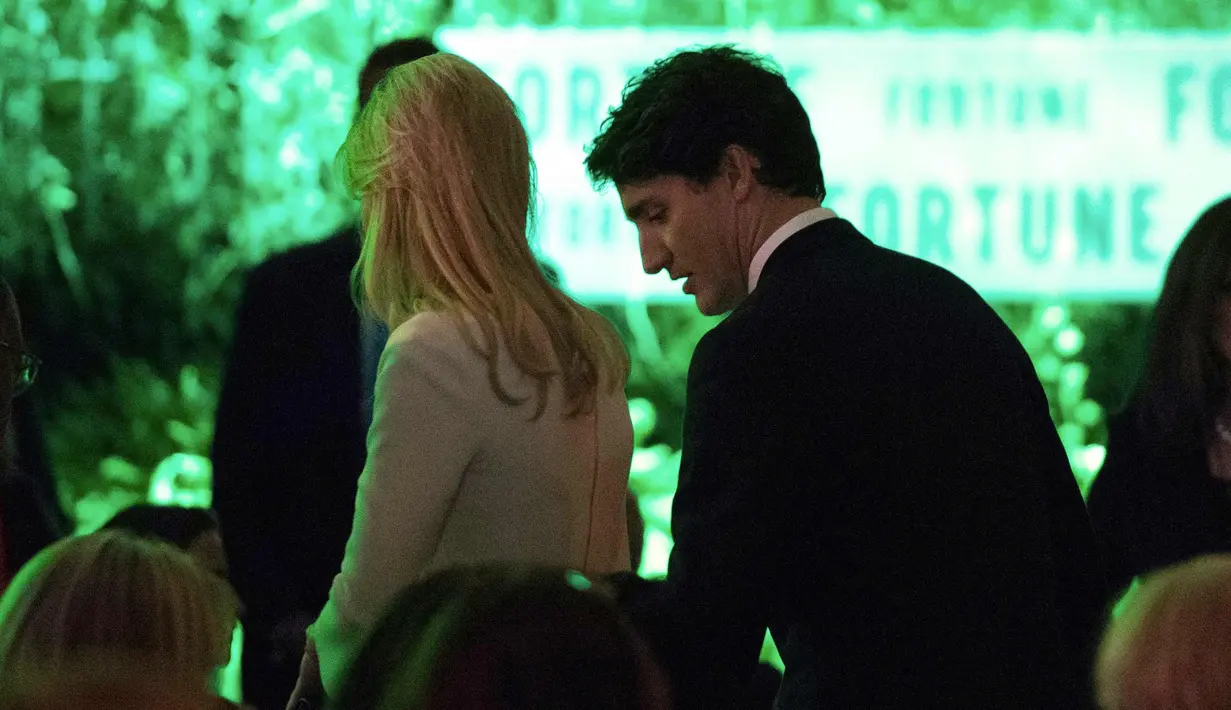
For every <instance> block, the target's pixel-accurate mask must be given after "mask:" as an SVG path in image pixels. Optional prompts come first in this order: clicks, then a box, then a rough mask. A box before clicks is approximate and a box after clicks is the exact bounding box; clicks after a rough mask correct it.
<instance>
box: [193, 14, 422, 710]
mask: <svg viewBox="0 0 1231 710" xmlns="http://www.w3.org/2000/svg"><path fill="white" fill-rule="evenodd" d="M437 51H438V50H437V48H436V45H435V44H433V43H432V41H431V40H429V39H424V38H411V39H399V40H395V41H393V42H390V43H388V44H385V45H382V46H380V47H378V48H377V49H376V50H375V51H373V52H372V53H371V54H370V55H369V56H368V59H367V62H366V63H365V65H364V67H363V69H362V71H361V72H360V74H359V108H360V109H362V108H363V107H364V106H365V105H367V102H368V99H369V98H370V97H371V95H372V91H373V89H375V88H376V85H377V84H378V83H379V82H380V80H381V79H383V78H384V76H385V74H387V73H388V72H389V70H390V69H393V68H394V67H397V66H400V65H402V64H405V63H408V62H412V61H414V60H416V59H419V58H421V57H425V56H428V55H431V54H435V53H436V52H437ZM359 246H360V237H359V232H358V229H357V228H355V227H353V226H348V227H345V228H343V229H341V230H339V231H338V232H336V233H334V234H333V235H332V236H330V237H329V238H327V239H325V240H323V241H320V242H316V243H312V244H307V245H304V246H300V247H296V248H294V249H291V250H290V251H287V252H285V253H283V254H278V255H275V256H273V257H272V258H270V259H269V260H267V261H266V262H264V263H263V264H261V265H259V266H257V267H256V268H255V269H253V271H252V272H251V273H250V274H249V275H248V279H247V283H246V285H245V288H244V295H243V298H242V301H241V303H240V307H239V313H238V315H237V316H236V322H235V336H234V342H233V345H232V349H231V356H230V359H229V361H228V363H227V369H226V374H225V377H224V380H223V386H222V393H221V395H220V397H219V401H218V411H217V419H216V422H217V424H216V430H215V434H214V443H213V450H212V452H211V457H212V459H213V466H214V508H215V509H216V510H217V511H218V514H219V518H220V519H221V521H222V526H223V536H222V537H223V540H224V541H225V542H226V555H227V558H228V560H229V562H230V567H231V577H232V581H233V583H234V584H235V588H236V590H237V591H238V592H239V595H240V598H241V599H242V600H243V602H244V605H245V607H246V615H245V620H244V652H243V683H244V699H245V701H246V702H247V703H249V704H251V705H253V706H255V707H257V708H260V709H261V710H268V709H269V708H282V707H283V706H284V705H285V703H286V699H287V697H289V696H290V694H291V690H292V688H294V685H295V679H296V678H297V677H298V675H299V659H300V656H301V654H302V653H303V640H304V635H303V633H304V629H305V628H306V627H307V625H308V623H310V622H311V620H312V619H313V618H315V617H316V614H317V613H319V612H320V610H321V607H323V606H324V605H325V600H326V599H327V598H328V596H329V585H330V583H331V582H332V581H333V575H334V574H336V573H337V571H338V569H339V568H340V567H341V564H342V553H343V550H344V548H345V546H346V540H347V537H348V536H349V535H350V529H351V523H352V518H353V516H354V512H355V510H354V505H355V486H356V483H357V481H358V478H359V472H360V471H361V470H362V469H363V460H364V436H365V434H366V433H367V427H368V420H369V419H370V417H371V413H370V407H371V401H372V386H373V384H374V382H375V379H376V362H377V360H378V359H379V357H380V352H381V350H382V349H383V347H384V345H385V340H386V339H387V337H388V334H387V333H386V332H385V331H384V327H383V326H382V325H381V324H379V323H375V322H372V321H369V320H367V319H361V318H360V316H359V313H358V311H357V309H356V308H355V306H354V302H353V300H352V298H351V289H350V272H351V268H352V267H353V266H354V265H355V262H356V261H357V260H358V258H359Z"/></svg>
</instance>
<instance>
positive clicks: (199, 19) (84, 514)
mask: <svg viewBox="0 0 1231 710" xmlns="http://www.w3.org/2000/svg"><path fill="white" fill-rule="evenodd" d="M446 19H447V20H448V21H449V22H451V23H454V24H458V25H474V24H484V25H488V24H495V25H522V24H531V25H542V26H554V25H568V26H624V25H637V26H683V25H691V26H698V25H701V26H736V27H738V26H745V25H749V24H753V23H768V24H770V25H771V26H774V27H781V28H785V27H797V26H817V25H829V26H840V27H861V28H867V29H877V28H882V27H921V28H953V27H958V28H997V27H1005V26H1013V27H1028V28H1040V29H1041V28H1060V29H1065V30H1091V29H1108V28H1111V29H1114V28H1153V29H1166V30H1173V29H1176V30H1178V29H1228V28H1231V3H1226V2H1223V0H989V1H984V2H979V1H976V0H787V1H776V0H674V1H659V0H619V1H618V2H608V1H607V0H465V1H462V2H457V3H456V4H454V3H453V2H451V0H417V1H413V0H412V1H410V2H397V3H393V2H378V1H376V0H355V1H354V2H326V1H325V0H300V1H298V2H296V1H294V0H209V1H202V0H143V1H135V0H80V1H70V0H50V1H45V2H40V1H37V0H3V4H0V50H2V52H3V62H0V136H2V139H3V140H2V142H0V164H3V166H4V170H2V171H0V266H2V270H3V273H4V276H5V277H6V278H7V279H9V280H10V281H11V282H13V283H14V285H15V287H16V289H17V291H18V298H19V301H20V303H21V304H22V309H23V311H24V312H25V314H26V319H27V322H28V323H27V329H28V331H29V336H30V341H31V343H32V345H33V346H34V347H35V348H36V349H37V351H38V352H39V353H40V354H41V355H42V356H43V358H44V360H45V361H46V365H45V368H44V372H43V381H42V383H41V384H40V386H39V387H38V388H37V389H36V391H35V392H34V393H33V396H34V397H36V398H37V404H38V407H39V410H40V412H41V417H42V421H43V423H44V427H45V430H46V433H47V439H48V445H49V449H50V453H51V457H52V460H53V463H54V469H55V472H56V475H57V478H58V480H59V483H60V486H61V489H62V498H63V502H64V503H65V505H66V506H67V507H69V508H70V509H72V510H74V512H75V513H76V514H77V516H78V517H79V518H80V519H82V521H83V522H85V523H86V524H88V523H89V521H91V520H95V519H98V518H99V517H100V516H102V515H105V514H106V513H107V512H109V511H110V510H111V509H113V508H114V507H116V506H118V505H122V504H124V503H126V502H128V501H130V500H133V499H135V498H137V497H143V496H144V495H145V491H146V489H147V488H148V479H149V476H150V474H151V473H152V472H153V471H154V470H155V469H156V468H157V466H158V465H159V463H160V462H163V461H164V460H166V459H167V458H168V457H169V456H171V455H172V454H175V453H177V452H179V453H188V454H196V455H204V454H206V453H207V450H208V443H209V440H210V437H211V434H212V417H213V408H214V402H215V397H216V392H217V387H218V379H219V370H220V366H221V363H222V360H223V358H224V356H225V350H226V347H227V343H228V339H229V333H230V328H231V319H232V317H233V313H234V307H235V304H236V301H237V297H238V290H239V287H240V283H241V278H242V274H243V272H244V270H245V269H246V268H247V267H249V266H250V265H252V264H254V263H255V262H257V261H259V260H260V259H261V258H263V257H264V256H265V255H267V254H268V253H270V252H273V251H277V250H280V249H283V248H285V247H287V246H290V245H293V244H296V243H299V242H303V241H306V240H310V239H314V238H318V237H320V236H322V235H324V234H327V233H328V232H329V231H330V230H331V229H332V228H333V227H334V226H336V225H337V224H339V223H341V222H343V221H344V220H346V219H349V218H351V216H352V215H351V207H350V206H349V205H348V204H347V203H346V202H345V201H344V200H342V199H341V197H340V195H338V194H337V193H336V192H335V191H334V190H333V189H332V188H331V187H330V185H331V182H330V180H329V177H328V165H329V163H330V161H331V158H332V155H333V152H334V150H335V149H336V147H337V145H338V144H339V142H340V141H341V139H342V137H343V135H344V131H345V127H346V125H347V123H348V122H349V120H350V117H351V112H352V111H353V108H352V107H353V104H354V86H353V85H354V77H355V75H356V73H357V70H358V68H359V66H360V64H361V62H362V59H363V57H364V56H365V55H366V53H367V52H368V51H369V50H370V48H371V47H372V46H374V45H375V44H376V43H377V42H379V41H381V40H384V39H387V38H389V37H392V36H404V35H409V34H415V33H421V32H425V31H426V32H430V31H431V29H432V28H433V27H435V26H437V25H438V24H440V23H441V22H442V21H445V20H446ZM999 307H1000V309H1001V312H1002V313H1003V315H1004V316H1005V318H1006V320H1007V321H1008V322H1009V323H1010V325H1011V326H1012V327H1013V328H1014V330H1015V331H1016V332H1017V333H1018V334H1019V336H1020V337H1021V338H1022V340H1023V342H1024V343H1025V344H1026V346H1027V348H1028V350H1029V351H1030V352H1031V354H1032V356H1033V357H1034V359H1035V362H1036V365H1037V367H1038V369H1039V372H1040V375H1041V376H1042V379H1043V380H1044V382H1045V384H1046V386H1047V388H1048V393H1049V396H1050V397H1051V401H1052V405H1053V414H1054V416H1055V419H1056V422H1057V425H1058V426H1059V428H1060V431H1061V434H1062V436H1063V437H1064V440H1065V442H1066V445H1067V446H1068V447H1069V450H1070V453H1071V454H1072V456H1073V460H1074V464H1075V470H1076V472H1077V474H1078V476H1079V478H1080V479H1081V480H1083V482H1084V481H1088V479H1089V477H1090V476H1091V475H1092V474H1093V472H1094V471H1095V470H1096V469H1097V465H1098V462H1099V460H1100V459H1099V447H1098V444H1099V443H1100V442H1101V441H1102V438H1103V436H1104V433H1103V418H1104V414H1103V412H1104V410H1105V409H1106V408H1108V407H1115V406H1116V405H1117V404H1118V402H1119V401H1120V399H1121V398H1122V397H1123V395H1124V393H1125V390H1126V387H1127V386H1128V384H1129V383H1130V382H1131V380H1132V378H1133V376H1134V372H1135V368H1136V353H1137V351H1138V347H1137V345H1138V341H1139V339H1140V337H1141V335H1142V329H1143V327H1144V323H1145V322H1146V318H1147V315H1148V313H1147V309H1146V308H1143V307H1140V306H1122V305H1114V304H1108V305H1091V304H1084V305H1071V304H1065V303H1033V304H1000V305H999ZM604 312H605V313H606V314H607V315H608V316H610V317H611V318H612V320H613V321H615V322H616V323H617V325H618V327H619V328H620V329H621V331H622V332H623V333H624V335H625V336H626V341H627V343H628V345H629V348H630V350H631V351H632V353H633V355H634V362H635V366H634V372H633V378H632V381H631V383H630V385H629V394H630V396H632V397H642V398H645V399H646V400H647V401H648V402H650V403H652V405H653V407H652V408H653V412H654V414H653V418H652V419H643V420H642V421H643V426H642V434H643V437H642V440H641V443H642V444H643V446H644V447H646V448H645V449H643V450H642V451H640V452H639V454H642V455H643V454H645V453H646V452H647V451H656V452H660V453H661V454H662V455H659V456H656V457H651V459H650V460H649V462H648V463H646V462H644V461H643V464H642V465H643V468H646V470H654V469H656V468H661V467H664V466H666V467H670V466H671V465H672V463H671V462H672V460H673V459H672V457H671V455H670V454H671V452H672V451H673V450H674V449H675V448H676V447H678V443H679V442H678V439H679V426H680V417H681V413H682V410H683V396H684V386H683V385H684V376H685V372H686V368H687V363H688V358H689V356H690V354H691V351H692V347H693V346H694V345H695V343H696V341H697V340H698V339H699V338H700V336H701V335H702V334H703V333H704V332H705V330H706V329H707V328H708V327H710V326H711V325H712V324H713V321H712V320H709V319H705V318H703V317H701V316H699V315H696V314H695V312H694V311H693V309H692V308H691V307H686V306H685V307H676V306H647V305H646V304H643V303H629V304H626V305H623V306H612V307H605V308H604ZM643 459H644V456H643Z"/></svg>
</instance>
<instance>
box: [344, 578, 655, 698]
mask: <svg viewBox="0 0 1231 710" xmlns="http://www.w3.org/2000/svg"><path fill="white" fill-rule="evenodd" d="M333 707H336V708H339V710H341V709H345V710H376V709H377V708H394V707H396V708H402V709H405V710H414V709H416V708H435V709H437V710H445V709H458V710H460V709H462V708H466V709H469V710H481V709H490V710H496V709H497V708H498V709H500V710H564V709H565V708H588V709H590V710H666V709H667V708H668V707H669V701H668V690H667V685H666V682H665V680H664V678H663V676H662V673H661V671H659V669H658V668H657V666H656V665H655V663H654V661H653V660H652V659H651V658H650V655H649V650H648V647H647V646H646V645H645V643H644V642H643V641H642V640H641V639H640V637H638V635H637V634H636V633H635V632H634V631H633V629H632V627H631V626H630V625H629V624H628V622H627V621H626V620H625V619H624V618H623V617H622V616H621V615H620V613H619V612H618V610H617V609H616V607H615V605H614V603H612V602H611V601H609V600H608V599H606V598H604V597H602V596H599V594H598V593H596V592H594V591H591V587H590V583H589V581H587V580H586V578H585V577H584V576H583V575H581V574H580V573H577V572H569V571H565V570H547V569H532V568H523V567H516V566H502V565H491V566H485V567H466V568H454V569H451V570H446V571H444V572H441V573H438V574H435V575H432V576H431V577H429V578H428V579H425V580H424V581H422V582H420V583H419V584H416V585H414V586H413V587H411V588H409V589H407V590H406V591H404V592H403V593H401V594H400V595H399V596H398V598H397V599H396V600H395V601H394V603H393V605H392V607H391V608H390V610H389V612H388V613H387V614H386V615H385V616H384V618H383V619H382V620H381V622H380V623H379V624H378V625H377V627H376V628H375V630H374V631H373V632H372V634H371V636H370V637H369V638H368V641H367V642H366V643H365V644H364V647H363V650H362V651H361V652H360V653H359V655H358V656H357V657H356V659H355V663H354V665H353V666H352V668H351V670H350V672H349V673H348V674H347V676H346V679H345V681H344V683H343V686H342V691H341V693H340V694H339V695H338V698H337V701H336V702H335V703H333Z"/></svg>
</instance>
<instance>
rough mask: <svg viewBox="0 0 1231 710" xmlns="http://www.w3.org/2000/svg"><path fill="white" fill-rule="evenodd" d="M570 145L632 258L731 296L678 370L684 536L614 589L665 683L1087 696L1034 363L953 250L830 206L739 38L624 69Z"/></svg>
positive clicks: (716, 303)
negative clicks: (759, 668) (778, 669)
mask: <svg viewBox="0 0 1231 710" xmlns="http://www.w3.org/2000/svg"><path fill="white" fill-rule="evenodd" d="M586 166H587V169H588V171H589V174H590V176H591V178H592V179H593V180H594V181H595V182H596V183H598V184H604V183H614V184H615V186H616V188H617V190H618V191H619V195H620V200H621V202H622V203H623V206H624V209H625V212H626V213H627V215H628V218H629V219H630V220H632V222H633V223H634V224H635V225H636V227H637V229H638V233H639V238H640V245H641V253H642V260H643V266H644V267H645V270H646V271H647V272H650V273H654V272H658V271H661V270H666V271H668V272H669V273H670V275H671V276H672V278H674V279H683V280H684V284H683V290H684V292H685V293H688V294H691V295H693V296H694V297H695V299H696V303H697V307H698V308H699V309H700V310H701V311H702V312H704V313H707V314H719V313H726V312H728V311H730V315H729V316H728V317H727V318H726V319H725V320H724V321H723V322H722V323H721V324H719V325H718V326H716V327H715V328H714V329H713V330H712V331H711V332H710V333H708V334H707V335H706V336H705V337H704V338H703V339H702V340H701V342H700V343H699V344H698V345H697V349H696V352H695V353H694V355H693V359H692V363H691V366H690V368H689V373H688V404H687V411H686V415H685V421H684V440H683V442H684V443H683V458H682V461H681V465H680V479H679V480H680V483H679V490H678V492H677V494H676V497H675V503H674V509H673V515H672V532H673V536H674V538H675V548H674V550H673V552H672V555H671V561H670V565H669V572H668V575H667V578H666V580H665V582H664V583H662V584H659V585H644V584H630V585H627V586H626V588H625V589H626V592H625V601H626V603H627V605H628V607H629V608H630V610H631V611H632V612H633V614H634V617H635V618H636V619H637V620H639V621H640V622H641V624H642V625H643V627H644V628H645V630H646V631H647V632H648V633H649V635H650V637H651V639H652V640H653V641H654V644H655V646H656V648H657V650H658V652H659V654H660V657H661V660H662V661H663V662H664V664H665V665H666V666H667V668H668V670H669V672H670V674H671V675H672V677H673V679H674V681H675V685H676V701H677V706H678V707H684V708H706V709H707V710H708V709H712V708H719V707H728V706H735V705H737V704H738V703H740V702H742V699H741V698H742V697H743V696H742V695H741V693H742V685H743V684H744V683H746V681H747V678H748V676H749V674H750V673H751V671H752V669H753V668H754V667H755V663H756V660H757V653H758V651H759V649H760V645H761V639H762V636H763V634H764V632H765V629H766V627H769V628H770V629H772V631H773V635H774V639H775V640H776V641H777V644H778V647H779V650H780V652H781V654H782V658H783V660H784V661H785V664H786V672H785V675H784V677H783V681H782V685H781V687H780V690H779V693H778V698H777V702H776V705H777V707H779V708H784V709H786V708H819V707H832V708H998V709H1004V708H1080V707H1085V706H1089V705H1090V696H1089V693H1088V691H1087V682H1086V679H1087V677H1088V673H1089V669H1090V657H1091V648H1092V644H1093V640H1094V638H1095V635H1096V633H1097V628H1098V625H1099V623H1100V620H1101V614H1102V611H1103V604H1104V596H1105V594H1104V587H1103V582H1102V577H1101V574H1100V573H1099V572H1098V571H1097V569H1096V565H1095V560H1096V555H1097V553H1096V551H1095V547H1094V541H1093V537H1092V534H1091V531H1090V527H1089V522H1088V520H1087V517H1086V512H1085V508H1084V506H1083V503H1082V499H1081V495H1080V493H1079V491H1078V488H1077V485H1076V483H1075V481H1074V479H1073V476H1072V472H1071V470H1070V468H1069V464H1068V459H1067V456H1066V454H1065V450H1064V447H1063V446H1062V445H1061V443H1060V440H1059V437H1058V436H1057V434H1056V431H1055V429H1054V427H1053V425H1052V422H1051V419H1050V417H1049V413H1048V404H1047V400H1046V398H1045V395H1044V392H1043V390H1042V387H1041V386H1040V384H1039V381H1038V378H1037V376H1036V375H1035V372H1034V369H1033V366H1032V364H1031V362H1030V360H1029V358H1028V356H1027V355H1026V353H1025V352H1024V350H1023V349H1022V347H1021V345H1020V343H1019V342H1018V341H1017V339H1016V338H1015V337H1014V335H1013V334H1012V332H1010V331H1009V329H1008V328H1007V327H1006V326H1005V325H1004V323H1003V322H1002V321H1001V320H1000V319H999V318H998V317H997V315H996V314H995V312H994V311H993V310H992V309H991V308H990V307H989V306H988V305H987V304H986V303H985V302H984V301H983V300H982V299H981V298H980V297H979V296H978V294H976V293H975V292H974V291H973V290H972V289H971V288H970V287H969V286H967V285H966V284H965V283H964V282H962V281H961V280H960V279H958V278H957V277H955V276H953V275H952V274H950V273H948V272H947V271H945V270H943V269H941V268H939V267H936V266H934V265H931V264H928V263H925V262H923V261H920V260H917V259H914V258H912V257H909V256H906V255H903V254H900V253H896V252H893V251H890V250H887V249H883V248H881V247H878V246H876V245H875V244H873V243H872V242H871V241H869V240H868V239H867V238H865V237H864V236H863V235H862V234H860V233H859V231H858V230H857V229H856V228H855V227H854V226H853V225H851V224H850V223H849V222H847V221H845V220H843V219H841V218H838V217H837V216H836V215H834V213H832V212H830V211H829V210H827V209H825V208H823V207H821V206H820V205H821V202H822V201H823V200H824V198H825V185H824V180H823V177H822V173H821V168H820V159H819V153H818V149H817V145H816V141H815V138H814V137H813V132H812V127H811V124H810V122H809V118H808V115H807V113H806V112H805V111H804V108H803V106H802V105H801V104H800V102H799V100H798V98H797V97H796V96H795V95H794V93H793V92H792V91H791V90H790V88H789V87H788V86H787V83H786V81H785V80H784V78H783V77H782V75H781V73H780V72H778V71H777V70H775V69H774V68H772V67H771V66H770V65H769V64H768V63H767V62H766V61H765V60H763V59H761V58H759V57H757V56H755V55H752V54H749V53H745V52H742V51H738V50H736V49H733V48H730V47H712V48H708V49H701V50H693V51H684V52H680V53H677V54H675V55H672V56H671V57H669V58H667V59H664V60H662V61H659V62H657V63H655V64H654V65H652V66H651V67H650V68H649V69H647V70H646V71H645V72H644V73H643V74H641V75H640V76H639V77H637V78H635V79H633V80H632V81H631V82H630V85H629V86H628V87H627V89H626V91H625V94H624V97H623V102H622V104H621V105H620V106H619V107H617V108H615V109H613V110H612V112H611V115H610V116H609V117H608V119H607V121H606V122H605V123H604V124H603V128H602V130H601V133H600V135H599V136H598V137H597V138H596V139H595V142H594V144H593V146H592V149H591V151H590V153H589V156H588V158H587V160H586Z"/></svg>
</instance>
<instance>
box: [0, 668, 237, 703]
mask: <svg viewBox="0 0 1231 710" xmlns="http://www.w3.org/2000/svg"><path fill="white" fill-rule="evenodd" d="M220 707H222V708H225V707H227V706H226V705H225V704H224V703H219V702H218V700H217V699H216V698H214V697H211V696H210V695H209V694H208V693H207V692H206V691H205V689H204V688H203V687H202V686H200V685H199V684H197V683H193V682H192V681H191V680H189V679H185V678H178V677H177V676H176V675H175V674H174V673H173V672H172V673H166V674H164V673H162V672H161V669H160V668H159V667H158V666H157V665H152V664H151V662H150V661H149V660H148V659H144V660H142V661H140V662H134V661H132V660H129V659H97V658H95V659H90V660H87V661H82V662H79V663H69V664H65V665H64V666H61V667H58V668H56V669H54V670H42V669H36V670H34V671H32V672H31V673H28V674H24V676H23V678H21V679H20V681H14V680H13V679H0V710H82V709H83V708H89V710H152V709H154V708H157V710H219V708H220Z"/></svg>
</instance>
